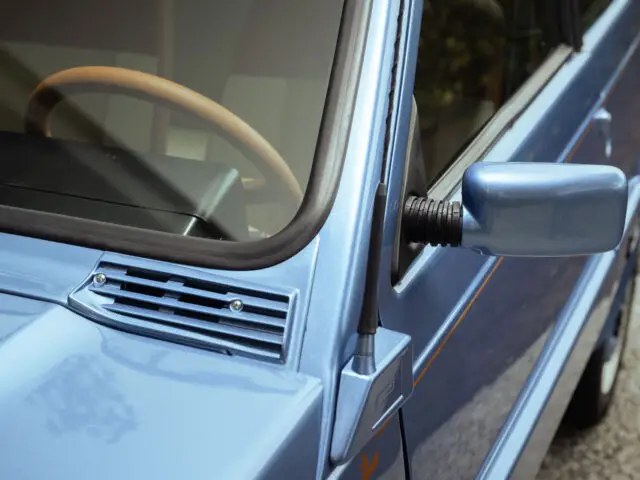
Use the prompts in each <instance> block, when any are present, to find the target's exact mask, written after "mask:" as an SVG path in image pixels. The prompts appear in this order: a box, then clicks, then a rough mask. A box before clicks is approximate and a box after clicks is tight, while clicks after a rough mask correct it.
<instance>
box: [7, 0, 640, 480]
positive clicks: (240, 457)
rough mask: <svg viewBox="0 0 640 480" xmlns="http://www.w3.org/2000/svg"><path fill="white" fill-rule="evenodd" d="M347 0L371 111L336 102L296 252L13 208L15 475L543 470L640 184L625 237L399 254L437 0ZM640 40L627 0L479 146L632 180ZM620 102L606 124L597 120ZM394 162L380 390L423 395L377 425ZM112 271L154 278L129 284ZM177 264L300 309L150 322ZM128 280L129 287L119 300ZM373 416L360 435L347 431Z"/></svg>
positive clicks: (407, 398) (450, 187)
mask: <svg viewBox="0 0 640 480" xmlns="http://www.w3.org/2000/svg"><path fill="white" fill-rule="evenodd" d="M354 4H355V6H354ZM347 5H349V7H345V8H350V9H351V11H350V13H345V15H351V16H352V17H354V18H355V19H356V20H358V21H355V20H353V23H354V26H353V28H352V30H351V31H350V35H351V37H350V38H348V39H345V38H343V39H342V40H341V41H343V42H346V43H348V48H349V49H351V51H350V52H348V53H349V55H351V57H349V58H351V60H352V62H351V63H348V62H347V63H346V64H345V65H343V66H342V67H341V68H344V69H345V70H346V71H348V72H351V73H350V74H345V75H344V77H345V78H344V79H343V81H344V89H347V90H349V89H350V91H352V93H353V95H352V100H353V103H352V112H351V114H350V115H348V116H345V117H344V118H340V119H338V120H337V121H336V122H337V125H336V127H335V128H336V129H339V130H341V131H342V132H343V136H344V141H345V148H344V151H343V152H342V153H343V157H344V159H343V162H342V167H341V168H340V169H339V170H338V171H337V172H326V176H327V177H331V176H332V175H334V176H338V175H339V177H338V178H339V183H338V184H337V185H338V186H337V189H336V190H335V195H334V198H326V199H325V200H324V201H326V202H327V205H328V206H329V207H330V208H327V210H326V215H324V218H323V220H322V222H321V223H320V226H319V228H318V229H317V231H313V232H312V233H313V235H309V238H308V239H305V243H304V245H303V246H302V247H301V248H299V249H298V250H297V251H295V252H294V253H292V254H291V255H279V253H278V252H275V253H274V254H273V259H274V260H273V261H270V259H269V258H268V256H267V255H266V254H265V257H264V258H263V259H262V260H261V261H257V262H256V263H255V268H242V269H239V268H224V266H223V267H221V268H216V267H215V266H214V265H213V264H214V263H215V262H214V261H212V262H210V263H211V264H206V263H202V264H200V265H199V264H198V261H197V260H194V261H185V262H183V263H180V262H175V261H169V259H168V258H162V257H158V256H156V255H154V254H153V252H151V253H150V254H149V255H144V254H141V253H139V254H135V253H132V252H133V250H135V247H132V248H133V250H132V249H131V248H129V249H128V248H118V247H117V246H116V247H114V248H111V249H109V248H106V247H104V246H101V245H102V244H101V243H100V242H101V240H99V239H98V240H94V241H83V240H82V239H80V240H78V241H70V240H69V239H68V238H67V237H65V236H64V234H63V233H61V234H60V235H57V234H55V231H56V230H55V229H56V225H55V222H53V223H49V224H47V221H46V219H45V216H44V215H43V216H42V218H41V220H42V222H43V225H45V226H43V227H42V229H43V230H42V231H41V232H35V233H34V232H30V231H28V228H29V227H28V226H27V227H24V225H23V226H22V227H15V228H13V227H11V225H12V224H11V221H12V220H11V218H10V217H11V215H12V214H11V212H8V213H0V217H1V216H4V217H5V218H4V220H2V222H0V223H1V224H2V226H1V227H0V230H4V233H2V234H0V292H1V293H0V365H1V366H2V367H0V385H1V388H0V431H2V432H3V433H2V435H0V451H2V452H3V455H2V459H3V461H2V462H0V477H1V478H6V479H16V480H17V479H21V480H22V479H25V480H27V479H41V478H49V479H89V478H91V479H95V480H99V479H115V478H150V479H172V478H185V479H193V480H196V479H204V478H207V479H247V478H296V479H303V478H345V479H350V478H354V479H356V478H357V479H359V478H363V479H365V478H394V479H396V478H397V479H400V478H414V479H418V478H438V479H440V478H442V479H446V478H452V479H453V478H455V479H460V478H474V477H477V478H492V479H493V478H507V477H509V476H514V477H515V478H531V477H532V476H534V475H535V473H536V471H537V469H538V468H539V465H540V462H541V461H542V459H543V457H544V455H545V452H546V450H547V448H548V445H549V443H550V441H551V439H552V438H553V435H554V433H555V431H556V429H557V426H558V424H559V422H560V420H561V418H562V415H563V413H564V411H565V408H566V406H567V404H568V402H569V400H570V398H571V395H572V393H573V391H574V389H575V387H576V385H577V383H578V380H579V378H580V375H581V373H582V371H583V369H584V366H585V365H586V362H587V360H588V359H589V355H590V352H592V351H593V349H594V348H595V346H596V345H597V344H598V342H599V341H600V340H599V339H600V338H601V337H602V336H603V335H604V334H603V333H602V332H604V331H606V329H607V328H608V327H607V326H608V325H610V323H611V321H610V318H611V316H612V315H613V313H612V312H615V311H617V309H618V307H619V304H620V302H621V301H622V296H621V293H620V292H623V291H624V287H625V284H626V282H628V281H629V279H630V278H631V275H632V274H633V272H634V268H633V267H634V265H635V263H636V256H635V255H636V254H635V252H636V250H637V249H636V245H635V243H633V242H635V240H636V239H634V238H632V236H631V232H632V231H633V230H634V226H635V225H636V223H637V208H638V204H639V202H640V185H639V184H638V183H637V181H635V180H632V181H630V183H629V201H628V208H627V216H626V226H625V232H624V235H623V239H622V241H621V242H620V244H619V246H618V247H617V248H616V249H614V250H612V251H608V252H604V253H600V254H596V255H591V256H571V257H551V258H524V257H495V256H484V255H479V254H478V253H475V252H473V251H470V250H465V249H461V248H451V247H442V246H435V247H432V246H427V247H425V248H423V249H422V250H421V251H420V252H419V253H418V254H417V255H416V256H415V258H413V259H412V260H411V262H410V263H409V264H408V265H407V266H406V268H403V269H402V272H401V273H398V272H397V269H396V266H395V262H396V258H395V256H396V255H397V248H396V247H397V236H398V225H399V223H400V219H399V217H400V216H401V212H402V206H403V199H402V197H403V195H404V192H403V188H404V184H405V175H406V167H407V162H408V160H407V159H408V158H409V157H410V155H408V153H407V152H408V150H410V149H411V141H412V139H413V136H414V135H415V131H414V130H413V128H414V127H413V125H412V111H414V108H415V106H414V105H415V104H414V101H413V90H414V79H415V69H416V62H417V50H418V41H419V34H420V23H421V18H422V13H423V1H422V0H363V1H361V2H357V1H354V2H347ZM639 41H640V4H638V2H635V1H632V0H614V1H613V2H611V4H610V5H609V6H608V8H607V9H606V10H604V11H603V12H602V14H601V15H600V16H599V18H598V19H597V20H596V21H595V22H594V23H593V25H592V26H591V27H590V28H589V29H588V30H587V31H586V32H585V33H584V37H583V41H582V45H581V47H580V48H579V49H571V48H568V47H567V49H566V51H565V50H563V51H561V52H559V53H558V56H556V57H555V61H556V63H555V65H551V66H547V67H545V68H547V71H545V72H544V75H543V76H542V77H540V78H537V79H535V81H534V82H533V83H531V84H529V87H528V88H529V89H530V96H529V99H528V100H527V101H526V102H524V103H522V104H521V105H519V106H518V105H516V106H515V107H514V106H512V108H513V109H515V110H517V115H513V116H511V117H510V120H509V122H507V123H505V124H504V125H499V134H494V135H493V141H492V142H491V143H490V144H489V145H487V146H485V148H480V149H479V150H476V152H475V153H476V154H477V155H476V157H475V158H474V161H479V162H549V163H552V162H572V163H579V164H610V165H615V166H617V167H618V168H620V169H621V170H623V171H624V173H625V174H626V175H627V176H628V177H629V178H631V177H633V176H634V175H635V174H636V173H637V171H638V152H640V135H639V134H638V130H637V128H636V125H635V124H636V122H635V116H634V113H635V112H636V111H637V110H638V109H637V108H636V103H638V102H640V96H639V95H638V94H637V79H638V78H640V51H638V49H637V47H638V42H639ZM536 82H537V83H536ZM505 108H506V107H505ZM602 112H607V113H608V114H609V115H610V118H611V124H610V125H611V131H610V132H609V136H608V137H607V135H606V133H607V132H606V131H605V134H604V135H603V129H601V128H600V126H601V125H600V123H598V121H596V120H594V118H600V117H598V115H601V114H602ZM414 114H415V113H414ZM489 127H491V125H490V126H489ZM494 127H495V126H494ZM495 128H497V127H495ZM607 142H610V148H611V151H610V152H607ZM478 152H479V153H478ZM335 154H336V155H341V152H340V151H337V150H336V152H335ZM464 170H465V168H464V165H463V166H462V167H461V166H460V164H454V165H453V166H452V167H451V169H450V171H449V173H448V174H447V175H446V176H444V177H442V178H441V180H440V181H438V182H436V183H435V185H434V186H433V187H432V189H431V190H430V195H433V196H435V197H438V198H442V199H448V200H459V199H460V197H461V192H460V181H461V178H462V174H463V172H464ZM380 178H384V179H386V184H387V187H388V192H387V201H386V205H385V220H384V227H383V237H382V249H381V255H380V259H379V261H380V274H379V277H378V285H377V293H378V307H379V319H380V324H381V327H382V328H381V329H380V330H379V333H378V337H379V339H378V340H379V344H380V345H382V347H380V348H381V349H379V350H378V352H379V354H380V355H381V357H380V358H381V359H382V360H381V361H382V362H383V363H384V362H385V361H388V362H391V364H392V363H393V361H395V360H397V359H398V358H400V357H403V362H404V363H403V365H396V367H397V369H398V372H397V375H398V378H397V383H394V382H391V383H387V384H385V385H383V386H381V387H379V388H381V390H380V392H379V393H380V395H381V396H384V398H382V397H380V398H382V400H379V401H380V402H382V403H384V402H385V401H387V400H388V398H389V397H394V395H395V396H397V397H398V398H402V408H401V409H400V410H399V411H398V412H395V411H394V413H393V415H391V416H390V417H389V418H384V425H376V426H375V434H371V431H369V432H368V434H367V432H364V433H362V432H360V433H358V432H356V433H354V430H355V429H356V426H355V425H353V424H351V425H347V424H344V423H341V420H342V419H344V418H356V417H358V415H359V414H361V413H362V412H361V411H360V410H362V409H364V408H365V407H366V406H365V405H362V404H358V403H354V404H353V405H352V408H353V411H352V412H344V411H341V410H339V408H338V397H339V393H342V394H344V391H343V392H339V387H340V386H341V385H343V388H347V387H344V385H345V384H344V383H342V381H343V380H344V375H345V369H346V368H348V366H349V362H350V359H351V357H352V355H353V351H354V348H355V346H356V343H357V334H356V330H357V324H358V320H359V317H360V312H361V310H362V305H363V302H365V301H366V298H365V284H366V281H365V279H366V273H367V268H366V267H367V263H368V258H369V255H368V254H369V245H370V239H371V230H372V208H373V198H374V195H375V192H376V188H377V186H378V183H379V182H380ZM327 189H328V190H331V189H329V188H328V187H327ZM326 197H331V195H330V194H329V195H327V196H326ZM36 220H37V219H35V217H34V218H33V221H34V222H36ZM39 228H40V227H39ZM309 228H311V227H309ZM594 228H598V226H597V225H594ZM311 230H313V229H311ZM47 232H48V233H47ZM87 238H88V237H87ZM630 242H632V244H631V245H630ZM114 245H115V244H114ZM120 245H123V244H122V242H121V244H120ZM274 245H275V244H274ZM237 255H238V256H241V253H238V254H237ZM98 274H104V275H105V278H106V279H102V278H101V277H100V275H98ZM114 278H115V279H117V281H118V282H121V283H123V282H128V281H130V282H133V284H135V285H138V286H139V287H140V289H138V290H135V289H132V290H129V291H127V292H126V295H125V294H124V293H118V292H114V291H109V290H108V289H109V288H111V287H109V285H110V284H109V283H108V282H110V281H115V280H113V279H114ZM105 282H106V284H105ZM160 283H162V284H163V285H164V284H167V285H170V288H169V287H167V288H169V290H171V291H174V292H179V293H182V294H194V295H195V293H194V290H197V289H198V288H201V287H202V288H201V290H203V291H205V292H208V293H205V294H202V293H199V294H198V295H204V296H205V297H207V298H210V299H217V300H220V301H225V302H226V301H231V300H238V301H240V302H241V303H239V304H237V306H238V308H237V311H236V312H232V311H231V310H233V308H230V310H229V311H230V312H231V313H234V314H236V315H238V316H243V315H244V316H246V318H247V319H249V320H251V315H253V314H254V313H255V311H256V309H261V308H262V309H266V310H260V311H269V312H272V313H273V312H276V313H273V315H272V316H271V317H269V318H267V319H266V320H264V321H265V322H271V323H270V325H272V326H274V328H280V330H279V332H280V334H279V337H278V338H279V340H278V339H274V338H272V337H269V338H266V337H255V338H253V337H252V338H250V339H249V340H250V341H247V342H245V343H244V344H241V345H240V346H238V345H231V346H228V345H226V344H225V343H224V341H219V342H212V341H211V340H210V339H207V338H205V337H204V336H202V335H200V334H198V333H194V331H193V330H190V331H186V333H185V332H181V331H178V330H177V329H175V328H172V327H167V326H165V327H162V328H148V327H147V326H145V322H146V321H147V320H148V319H149V315H151V316H152V317H153V315H155V316H156V317H157V318H161V317H162V315H163V313H162V310H156V313H155V314H149V313H144V312H141V311H139V310H136V308H139V307H136V306H135V305H133V303H131V302H134V301H135V300H136V298H138V297H139V296H144V295H147V294H148V290H144V288H148V289H153V288H160V287H159V285H160ZM211 285H213V286H218V287H219V286H223V287H224V289H225V290H224V292H222V290H216V288H213V287H211ZM207 286H208V287H207ZM205 287H206V288H205ZM162 288H164V287H162ZM221 288H222V287H221ZM145 292H146V293H145ZM185 292H186V293H185ZM221 292H222V293H221ZM117 296H122V298H125V297H126V298H127V299H128V300H130V302H129V303H127V302H125V303H123V304H122V306H121V307H119V308H118V309H116V308H114V307H113V305H112V300H113V298H115V297H117ZM118 298H120V297H118ZM163 298H164V297H163ZM167 298H169V297H167ZM163 301H164V300H163ZM169 301H170V298H169V300H167V302H169ZM167 305H168V304H167ZM243 306H244V309H243ZM249 306H250V307H251V309H250V308H248V307H249ZM190 308H191V310H192V311H193V312H194V313H202V312H204V311H205V310H206V308H205V307H203V306H202V304H194V305H193V306H192V307H190ZM252 309H253V310H252ZM252 312H253V313H252ZM231 313H228V314H229V315H231ZM220 315H222V316H224V315H227V313H220ZM263 316H265V315H263ZM194 318H195V317H194ZM242 318H245V317H242ZM249 320H248V321H249ZM385 342H387V344H386V345H387V347H385V346H384V345H385ZM232 347H233V348H232ZM385 348H386V350H385ZM230 352H231V353H230ZM236 353H238V354H236ZM384 355H388V356H389V358H392V360H388V359H387V360H385V359H384V358H383V356H384ZM407 366H408V367H409V370H407ZM407 372H410V373H407ZM394 375H395V373H394ZM407 375H408V376H407ZM407 379H408V380H407ZM357 380H358V379H357V378H356V379H355V380H354V381H357ZM353 388H354V392H355V393H354V394H353V395H354V402H355V401H356V399H358V398H360V397H358V393H357V391H356V390H357V386H356V387H353ZM396 389H400V390H401V392H400V393H398V392H396ZM380 408H381V407H380V406H378V410H379V409H380ZM385 408H386V407H385ZM378 410H376V411H375V412H373V413H371V415H372V418H373V417H375V415H376V413H379V411H378ZM382 410H383V411H384V408H382ZM374 420H375V419H374ZM358 435H362V436H361V437H358ZM355 437H358V439H360V440H361V445H360V444H358V448H357V449H356V450H355V451H348V450H349V448H348V445H350V444H351V443H352V442H354V438H355ZM341 448H342V450H341ZM347 451H348V453H345V452H347Z"/></svg>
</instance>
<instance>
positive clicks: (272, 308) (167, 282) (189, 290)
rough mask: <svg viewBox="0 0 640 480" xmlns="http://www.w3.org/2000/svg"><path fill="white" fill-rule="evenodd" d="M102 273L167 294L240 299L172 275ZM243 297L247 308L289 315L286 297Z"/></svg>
mask: <svg viewBox="0 0 640 480" xmlns="http://www.w3.org/2000/svg"><path fill="white" fill-rule="evenodd" d="M100 271H101V272H103V273H104V274H105V275H107V277H108V278H109V279H110V280H112V281H114V282H119V283H129V284H133V285H140V286H142V287H149V288H160V289H163V290H166V291H167V292H174V293H177V294H187V295H188V294H190V295H194V296H197V297H202V298H203V299H208V300H212V301H220V302H222V303H228V302H230V301H232V300H235V299H236V298H238V294H234V293H230V292H226V293H218V292H214V291H211V290H203V289H197V288H193V287H190V286H187V285H185V284H184V283H179V282H176V281H175V280H172V277H171V276H170V275H166V279H158V280H156V279H151V278H142V277H139V276H131V275H127V271H126V270H125V269H121V268H114V267H102V268H100ZM242 297H243V300H244V303H245V305H246V306H247V307H251V308H254V309H260V310H267V311H268V313H274V314H280V315H281V316H282V318H284V317H285V316H286V314H287V311H288V303H289V299H288V298H286V297H283V300H281V301H275V300H269V299H265V298H259V297H253V296H250V295H246V294H244V295H242Z"/></svg>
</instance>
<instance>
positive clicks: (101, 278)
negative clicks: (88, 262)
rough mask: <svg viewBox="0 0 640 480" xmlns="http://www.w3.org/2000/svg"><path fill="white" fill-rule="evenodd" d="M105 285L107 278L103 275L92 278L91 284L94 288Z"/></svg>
mask: <svg viewBox="0 0 640 480" xmlns="http://www.w3.org/2000/svg"><path fill="white" fill-rule="evenodd" d="M105 283H107V276H106V275H105V274H104V273H96V274H95V275H94V276H93V284H94V285H95V286H96V287H101V286H102V285H104V284H105Z"/></svg>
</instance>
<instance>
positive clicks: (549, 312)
mask: <svg viewBox="0 0 640 480" xmlns="http://www.w3.org/2000/svg"><path fill="white" fill-rule="evenodd" d="M416 8H418V7H416ZM639 18H640V8H638V6H637V5H636V4H634V3H633V2H623V1H618V2H614V4H613V5H612V6H611V7H610V9H609V10H608V11H607V12H606V14H605V15H603V17H602V19H601V21H600V22H599V23H598V24H596V25H595V26H594V28H593V29H592V32H590V34H591V38H589V37H587V39H586V41H585V49H584V51H583V52H582V53H578V54H575V55H574V56H573V57H572V58H571V59H570V60H569V61H568V62H567V63H566V64H565V65H564V66H563V67H562V68H561V69H560V70H559V72H558V73H557V74H556V75H554V77H553V78H552V79H551V80H550V82H549V83H548V84H547V85H546V86H545V87H544V89H543V90H542V91H541V92H540V94H538V95H537V97H536V98H535V100H534V101H533V102H532V104H531V105H530V106H529V107H528V108H527V109H526V110H525V112H524V113H523V114H522V115H521V116H520V117H519V118H518V119H517V120H516V121H515V123H514V124H513V126H512V127H511V128H510V129H509V130H508V131H507V132H506V133H505V134H504V135H503V136H502V138H500V140H499V141H498V142H497V143H496V144H495V145H494V147H493V148H492V149H491V150H490V151H489V152H488V153H487V154H486V156H485V157H484V158H483V159H481V160H483V161H485V162H505V161H518V162H522V161H525V162H557V161H559V162H568V161H571V162H575V163H602V164H607V163H610V164H614V165H616V166H620V167H621V168H623V170H624V171H625V172H626V173H627V174H629V173H631V172H630V168H629V167H630V165H629V163H628V162H629V161H630V160H629V158H630V157H629V155H627V157H626V158H627V160H626V161H624V162H621V161H620V160H619V157H618V156H617V155H618V152H617V143H616V141H615V139H616V135H617V130H616V120H617V119H616V113H615V112H614V111H613V110H612V109H609V110H610V111H611V114H612V117H613V120H612V139H613V140H612V152H611V157H610V159H609V158H608V157H607V153H608V152H607V150H606V148H607V146H606V139H604V138H603V136H602V135H601V133H600V131H599V130H598V129H592V128H591V124H592V118H593V116H594V114H595V113H596V112H597V111H598V109H599V108H601V102H602V100H603V99H604V98H605V97H606V95H607V93H608V92H609V91H610V90H611V88H612V85H613V82H614V81H615V80H616V79H617V77H618V76H619V74H620V70H621V64H623V63H625V59H628V56H629V54H630V49H632V48H633V47H634V41H635V36H636V34H637V31H638V29H637V27H638V20H639ZM595 37H597V38H595ZM410 52H411V50H410V49H409V50H408V51H407V55H411V53H410ZM404 87H405V88H406V91H405V94H406V95H409V94H410V92H411V91H412V84H411V83H410V82H409V81H408V82H407V85H406V86H404ZM408 116H409V115H408V114H407V115H406V117H407V124H408ZM399 123H400V127H398V133H397V134H398V135H400V136H402V135H405V134H408V132H407V131H402V128H401V127H402V126H403V125H404V124H402V122H399ZM581 144H582V146H580V145H581ZM638 146H639V145H638V142H637V141H636V144H635V146H634V150H635V151H636V152H637V150H638ZM403 148H404V147H403ZM403 148H400V147H398V148H397V150H396V151H394V153H393V155H394V157H393V158H394V162H393V165H392V168H391V169H390V186H389V192H390V195H389V196H390V200H389V201H390V205H389V210H388V212H390V214H391V218H390V220H391V221H390V222H389V226H388V232H387V239H389V244H390V243H391V241H390V240H391V239H392V238H393V234H394V232H395V228H394V227H395V225H392V221H394V220H395V218H396V217H395V216H394V215H396V214H397V213H396V212H397V209H394V205H393V204H392V202H394V201H397V198H396V197H394V193H392V192H396V194H398V192H399V189H400V187H401V178H402V172H401V170H400V168H395V167H396V166H395V159H396V158H397V159H400V158H402V156H403V155H404V150H403ZM631 157H633V154H632V155H631ZM635 158H637V156H636V157H635ZM427 161H428V159H427ZM633 161H635V160H633ZM398 163H399V162H398ZM633 170H635V168H633ZM450 198H451V199H454V200H459V199H460V191H459V189H458V190H454V191H452V192H451V196H450ZM386 251H387V252H389V256H390V255H391V253H390V252H391V251H392V249H391V246H390V245H389V247H388V248H387V250H386ZM596 257H599V255H596V256H595V257H594V258H596ZM387 260H389V263H391V260H390V258H389V257H387ZM588 261H589V257H574V258H556V259H552V258H538V259H535V258H530V259H526V258H502V257H500V258H491V257H489V258H487V257H481V256H477V255H474V254H472V253H470V252H464V251H461V250H456V249H450V248H442V247H437V248H432V247H428V248H426V249H425V250H424V251H423V252H422V253H421V254H420V256H419V257H418V258H417V259H416V261H415V262H414V263H413V265H412V266H411V267H410V268H409V271H408V272H407V274H406V275H405V277H404V278H402V279H401V280H400V282H399V283H398V284H397V285H395V286H393V287H392V286H390V285H389V284H388V281H385V280H386V279H382V280H381V286H380V289H381V292H383V293H381V318H382V323H383V325H385V326H386V327H387V328H390V329H395V330H398V331H402V332H405V333H408V334H409V335H411V336H412V338H413V342H414V387H415V390H414V393H413V395H412V397H411V398H410V400H409V402H408V403H407V404H406V406H405V407H404V408H403V417H404V418H405V421H406V423H405V430H404V433H405V440H406V445H407V450H408V452H407V454H408V458H409V462H410V471H411V473H412V478H439V479H440V478H452V479H459V478H472V477H474V476H475V475H476V474H478V473H479V472H480V470H481V467H482V466H483V464H484V462H485V459H486V457H487V456H488V455H489V454H490V452H491V451H492V449H493V447H494V444H495V442H497V441H498V440H503V438H502V437H501V435H502V433H503V432H504V430H503V429H504V427H505V424H506V422H507V421H508V419H509V416H510V414H511V413H512V411H513V409H514V408H515V407H516V406H517V401H518V398H519V397H520V395H521V392H522V391H523V389H524V388H525V387H526V386H527V384H528V382H529V379H530V378H531V376H533V375H535V374H536V372H537V370H536V369H537V368H538V367H537V364H536V361H537V360H538V358H539V357H540V354H541V353H542V351H543V349H544V347H545V344H546V343H547V342H548V341H550V337H549V335H550V333H551V332H552V331H553V330H554V327H555V325H556V324H557V322H558V321H559V319H560V318H562V315H563V312H564V311H565V308H566V306H567V304H568V302H569V300H570V299H571V298H576V297H575V296H576V295H578V294H579V293H580V291H581V290H582V289H584V288H586V287H585V285H583V284H580V283H578V281H579V279H580V278H581V277H582V276H583V275H585V273H584V272H585V271H586V270H585V268H586V266H587V263H588ZM600 286H601V285H600V284H596V287H597V288H600ZM602 288H606V287H602ZM556 426H557V424H556V425H554V426H553V427H554V429H555V427H556ZM463 432H464V433H463ZM505 441H506V442H508V440H505ZM516 458H517V457H516ZM512 460H513V461H514V462H515V461H516V459H512ZM502 468H507V469H510V467H509V466H504V465H502ZM492 478H493V477H492ZM498 478H500V477H499V476H498Z"/></svg>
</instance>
